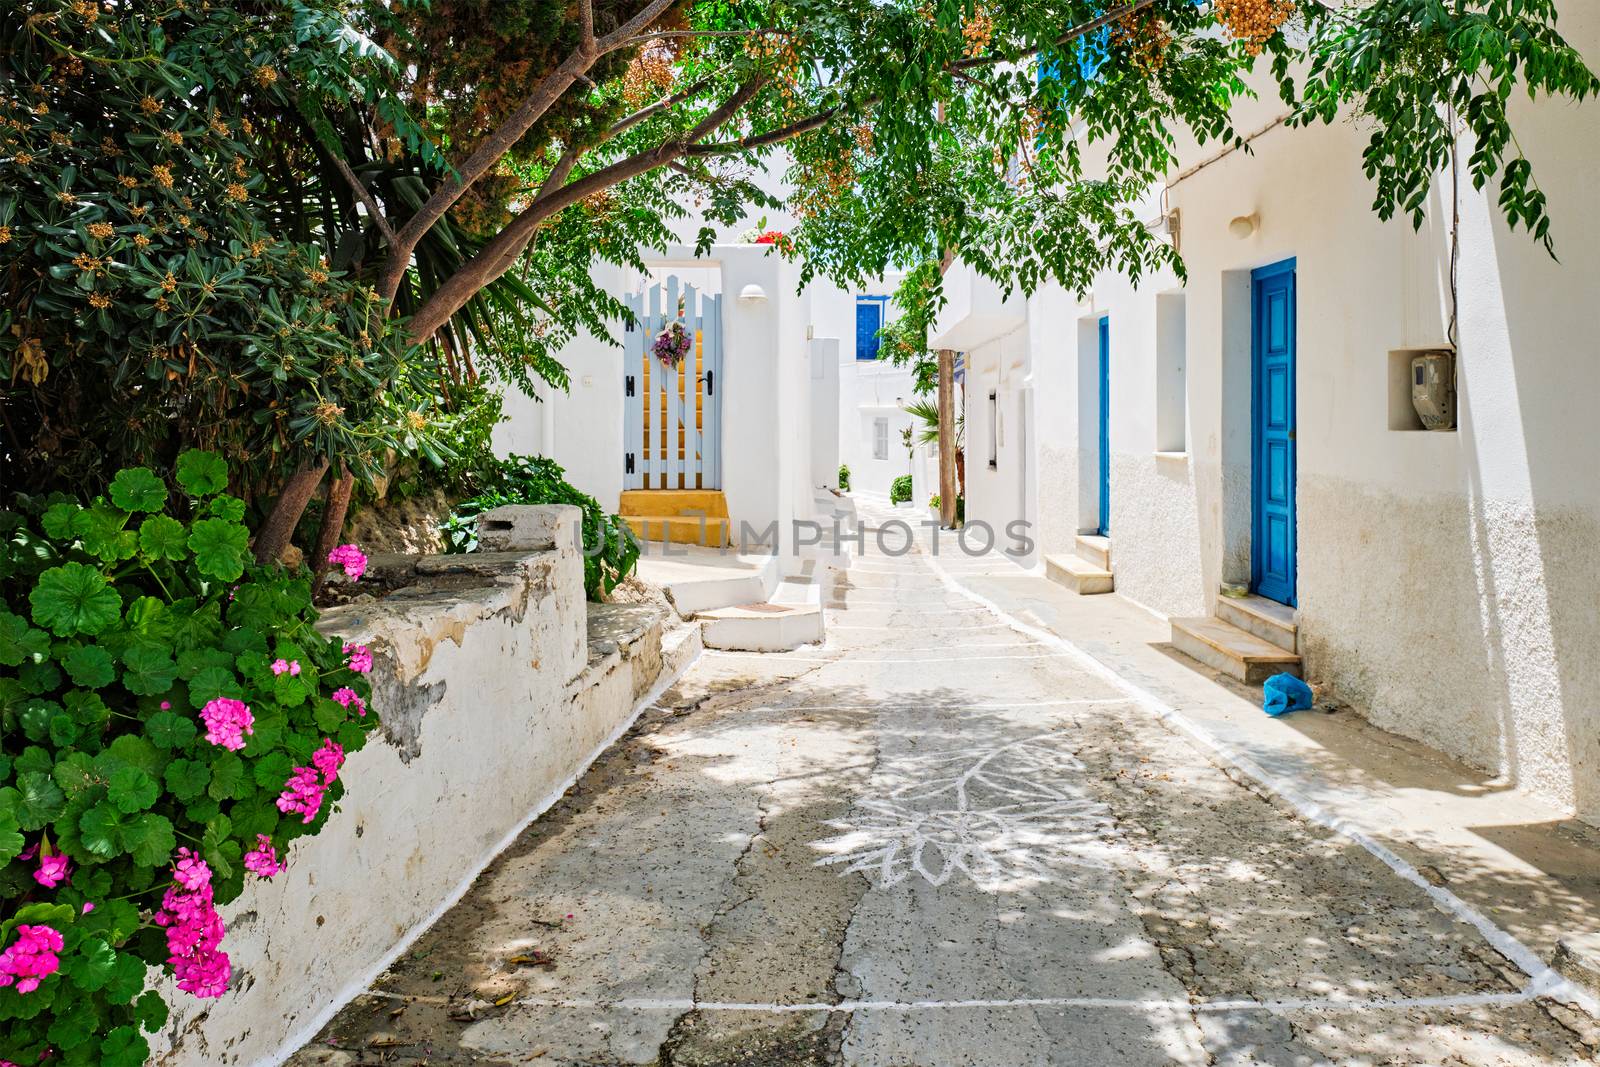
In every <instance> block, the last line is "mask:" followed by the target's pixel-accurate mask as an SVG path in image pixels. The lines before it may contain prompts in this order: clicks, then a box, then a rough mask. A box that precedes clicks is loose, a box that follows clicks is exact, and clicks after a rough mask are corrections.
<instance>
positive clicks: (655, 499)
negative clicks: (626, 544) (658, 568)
mask: <svg viewBox="0 0 1600 1067" xmlns="http://www.w3.org/2000/svg"><path fill="white" fill-rule="evenodd" d="M618 514H620V515H621V516H622V518H623V519H624V520H625V521H626V522H627V524H628V525H629V526H630V527H632V528H633V534H634V536H635V537H637V538H639V540H641V541H668V542H671V543H672V544H675V545H704V546H706V547H707V548H721V547H723V546H724V545H726V544H727V543H728V531H729V523H728V498H727V497H725V496H723V495H722V490H720V489H627V490H624V491H623V493H622V501H621V506H620V507H619V508H618Z"/></svg>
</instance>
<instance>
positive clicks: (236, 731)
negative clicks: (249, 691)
mask: <svg viewBox="0 0 1600 1067" xmlns="http://www.w3.org/2000/svg"><path fill="white" fill-rule="evenodd" d="M200 719H201V721H202V722H204V723H205V724H206V740H207V741H210V742H211V743H212V744H213V745H220V746H221V747H223V748H225V749H227V750H229V751H230V752H237V751H238V750H239V749H241V748H243V747H244V735H245V734H253V733H255V732H256V731H255V721H256V717H255V716H254V715H252V714H251V713H250V707H249V705H247V704H246V703H245V702H244V701H242V700H234V699H233V698H232V697H217V698H216V699H215V700H212V701H208V702H207V703H206V706H205V707H203V708H201V709H200Z"/></svg>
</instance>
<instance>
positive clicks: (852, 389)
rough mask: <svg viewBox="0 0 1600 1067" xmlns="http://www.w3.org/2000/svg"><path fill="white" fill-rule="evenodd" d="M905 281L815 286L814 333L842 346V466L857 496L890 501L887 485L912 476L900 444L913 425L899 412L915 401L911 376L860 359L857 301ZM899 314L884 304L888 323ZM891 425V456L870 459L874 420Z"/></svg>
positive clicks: (885, 293) (902, 370) (894, 276)
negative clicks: (880, 496)
mask: <svg viewBox="0 0 1600 1067" xmlns="http://www.w3.org/2000/svg"><path fill="white" fill-rule="evenodd" d="M900 278H901V275H899V274H898V273H891V274H888V275H886V276H884V277H883V278H879V279H875V280H873V281H871V282H869V283H868V284H867V285H866V286H865V287H863V288H860V289H848V290H847V289H843V288H840V287H839V286H837V285H834V284H833V283H831V282H828V281H826V280H818V281H815V282H813V283H812V284H811V286H810V289H809V290H808V292H810V294H811V317H812V333H813V335H814V336H815V337H817V338H833V339H837V340H838V342H839V348H838V352H839V421H838V426H839V462H840V463H843V464H846V465H847V466H849V468H850V487H851V489H853V490H855V491H857V492H867V493H877V494H883V495H888V492H889V485H890V483H891V482H893V481H894V479H896V478H898V477H899V476H901V475H902V474H910V473H911V459H910V456H909V454H908V453H907V451H906V448H905V446H904V445H903V444H902V443H901V431H902V430H904V429H905V427H907V426H910V425H912V419H911V417H910V416H909V415H907V414H906V413H905V412H904V411H902V410H901V405H902V404H903V403H910V402H912V400H914V399H915V396H914V394H913V392H912V378H911V370H910V368H907V367H897V366H895V365H894V364H892V363H888V362H886V361H883V360H858V359H856V297H857V296H890V295H892V294H893V293H894V291H895V289H896V287H898V286H899V284H900ZM896 314H897V309H896V308H895V305H894V301H892V300H890V301H887V302H886V303H885V306H884V315H885V321H886V322H893V321H894V319H895V317H896ZM874 418H886V419H888V420H889V455H888V458H887V459H883V460H878V459H874V458H873V455H872V420H873V419H874Z"/></svg>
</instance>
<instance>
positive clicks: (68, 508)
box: [39, 503, 83, 541]
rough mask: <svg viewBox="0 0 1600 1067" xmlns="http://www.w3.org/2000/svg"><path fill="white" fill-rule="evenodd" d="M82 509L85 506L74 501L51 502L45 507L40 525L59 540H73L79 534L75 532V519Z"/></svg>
mask: <svg viewBox="0 0 1600 1067" xmlns="http://www.w3.org/2000/svg"><path fill="white" fill-rule="evenodd" d="M82 510H83V508H81V507H79V506H78V505H77V504H72V503H60V504H51V505H50V506H49V507H48V508H46V509H45V511H44V516H43V517H42V518H41V519H40V520H39V525H41V526H43V527H44V532H45V533H46V534H48V535H49V536H51V537H53V538H55V539H56V540H57V541H71V540H73V539H74V538H75V537H76V536H77V534H75V533H74V532H73V527H72V523H73V519H74V518H76V516H77V514H78V512H80V511H82Z"/></svg>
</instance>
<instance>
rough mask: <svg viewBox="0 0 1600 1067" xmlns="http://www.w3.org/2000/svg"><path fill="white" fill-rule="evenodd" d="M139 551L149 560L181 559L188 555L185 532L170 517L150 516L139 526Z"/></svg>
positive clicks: (181, 524)
mask: <svg viewBox="0 0 1600 1067" xmlns="http://www.w3.org/2000/svg"><path fill="white" fill-rule="evenodd" d="M139 551H141V552H143V553H144V554H145V555H146V556H149V557H150V558H151V559H183V558H184V557H185V556H187V555H188V554H189V548H188V543H187V531H186V530H185V529H184V528H183V523H181V522H179V521H178V520H177V519H174V518H173V517H172V516H171V515H152V516H150V517H149V518H148V519H145V520H144V522H142V523H140V524H139Z"/></svg>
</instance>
